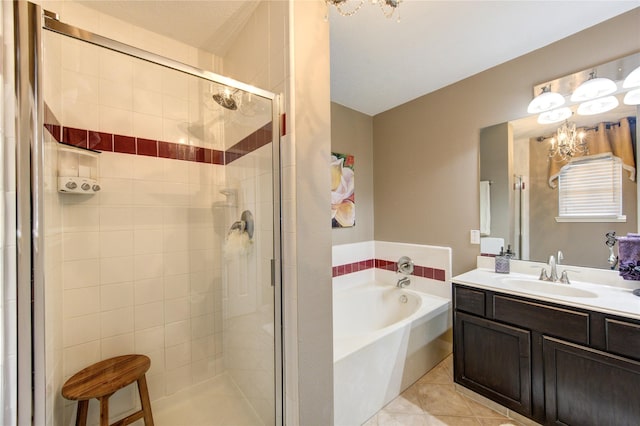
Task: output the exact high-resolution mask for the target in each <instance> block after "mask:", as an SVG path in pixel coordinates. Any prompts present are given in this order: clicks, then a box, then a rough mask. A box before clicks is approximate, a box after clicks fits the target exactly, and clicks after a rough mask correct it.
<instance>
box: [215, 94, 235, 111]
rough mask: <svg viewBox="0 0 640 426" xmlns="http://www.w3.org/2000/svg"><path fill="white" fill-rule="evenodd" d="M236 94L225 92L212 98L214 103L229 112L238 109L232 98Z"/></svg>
mask: <svg viewBox="0 0 640 426" xmlns="http://www.w3.org/2000/svg"><path fill="white" fill-rule="evenodd" d="M236 92H237V90H236ZM236 92H233V93H230V92H229V91H227V90H225V91H224V92H222V93H216V94H214V95H213V96H212V97H213V100H214V101H216V102H217V103H218V105H220V106H221V107H223V108H226V109H229V110H231V111H235V110H237V109H238V103H237V102H236V100H235V99H234V97H233V95H234V94H235V93H236Z"/></svg>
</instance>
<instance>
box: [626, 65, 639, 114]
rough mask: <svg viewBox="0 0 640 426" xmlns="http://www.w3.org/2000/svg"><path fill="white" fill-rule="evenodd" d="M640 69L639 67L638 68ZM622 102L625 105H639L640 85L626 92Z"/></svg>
mask: <svg viewBox="0 0 640 426" xmlns="http://www.w3.org/2000/svg"><path fill="white" fill-rule="evenodd" d="M639 69H640V68H639ZM622 102H624V103H625V105H640V87H638V88H637V89H633V90H630V91H628V92H627V94H626V95H624V99H623V100H622Z"/></svg>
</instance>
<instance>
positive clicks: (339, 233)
mask: <svg viewBox="0 0 640 426" xmlns="http://www.w3.org/2000/svg"><path fill="white" fill-rule="evenodd" d="M331 151H332V152H338V153H341V154H352V155H353V156H354V157H355V201H356V226H354V227H351V228H336V229H333V231H332V234H333V244H334V245H336V244H348V243H357V242H361V241H370V240H373V117H371V116H370V115H366V114H363V113H361V112H358V111H355V110H352V109H350V108H347V107H345V106H342V105H340V104H336V103H331Z"/></svg>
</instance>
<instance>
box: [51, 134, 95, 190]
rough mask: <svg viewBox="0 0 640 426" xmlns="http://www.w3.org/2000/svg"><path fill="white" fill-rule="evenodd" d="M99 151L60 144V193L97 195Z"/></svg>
mask: <svg viewBox="0 0 640 426" xmlns="http://www.w3.org/2000/svg"><path fill="white" fill-rule="evenodd" d="M98 154H100V152H99V151H94V150H92V149H87V148H82V147H76V146H73V145H67V144H62V143H61V144H58V192H62V193H66V194H88V195H91V194H95V193H96V192H98V191H100V184H99V183H98Z"/></svg>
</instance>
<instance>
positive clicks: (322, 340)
mask: <svg viewBox="0 0 640 426" xmlns="http://www.w3.org/2000/svg"><path fill="white" fill-rule="evenodd" d="M289 12H290V14H289V17H290V19H291V26H290V33H289V34H290V38H291V40H290V46H291V52H290V55H291V56H290V57H291V61H292V63H291V69H290V70H291V75H290V81H289V87H290V88H291V90H290V93H291V97H290V98H289V100H288V102H290V104H289V105H288V106H287V108H286V111H287V123H289V124H288V125H287V126H288V128H289V129H288V131H287V132H288V134H287V136H286V137H285V138H284V139H283V140H282V144H283V159H282V163H283V164H282V174H283V188H282V192H283V206H284V216H283V223H284V237H285V238H284V244H285V253H284V259H285V265H284V267H285V275H284V278H285V284H284V291H285V303H286V304H289V303H293V304H294V305H295V306H292V307H291V309H290V310H288V307H285V337H286V336H292V337H293V336H295V338H296V340H295V341H292V340H291V339H289V341H288V342H287V341H285V355H290V356H291V355H293V356H294V357H297V358H295V359H292V358H291V357H289V358H287V360H286V365H285V368H287V369H288V370H289V369H291V368H290V365H289V363H290V362H297V365H298V368H297V375H296V376H294V377H293V379H296V383H295V384H294V383H291V382H290V380H291V378H292V377H291V376H287V375H286V374H285V377H286V378H287V387H288V389H287V395H286V398H287V402H289V398H290V397H291V394H292V393H294V392H296V389H295V386H296V385H297V397H298V404H297V408H298V409H299V413H298V418H297V419H294V418H292V417H290V416H291V413H290V412H289V408H287V415H288V416H289V417H288V418H287V424H292V425H298V424H299V425H305V426H316V425H317V426H326V425H331V424H333V318H332V290H331V234H330V233H329V232H327V230H328V229H329V228H328V227H329V224H330V223H331V209H330V208H329V206H330V205H331V204H330V203H331V198H330V191H329V188H330V175H329V159H330V155H331V154H330V153H331V110H330V102H331V101H330V98H329V93H330V89H329V75H330V71H329V25H328V23H326V22H324V21H323V20H322V19H321V17H322V16H324V14H325V13H326V5H325V3H324V1H321V0H315V1H292V2H291V3H290V9H289ZM319 17H320V19H319ZM291 213H293V216H292V215H291ZM290 225H293V227H290ZM291 297H293V298H294V299H291ZM292 315H296V316H297V317H292ZM292 327H293V328H295V327H297V332H296V333H288V331H289V330H291V329H292ZM290 345H295V346H297V347H296V348H295V349H296V353H295V354H292V353H291V352H290V351H288V349H290V348H291V346H290ZM291 370H294V369H291Z"/></svg>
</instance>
